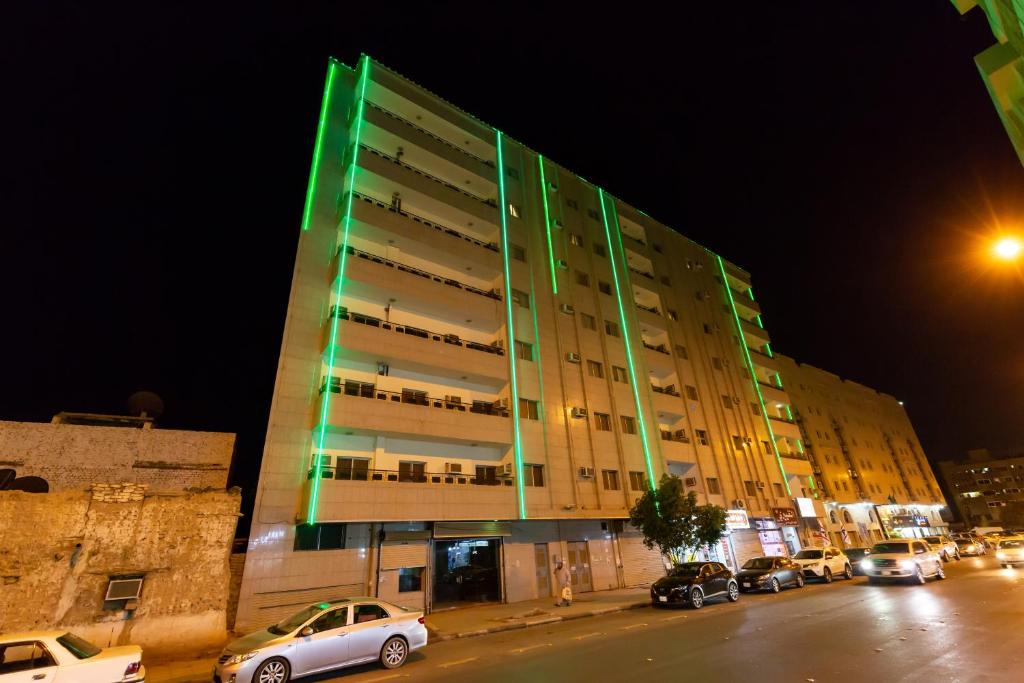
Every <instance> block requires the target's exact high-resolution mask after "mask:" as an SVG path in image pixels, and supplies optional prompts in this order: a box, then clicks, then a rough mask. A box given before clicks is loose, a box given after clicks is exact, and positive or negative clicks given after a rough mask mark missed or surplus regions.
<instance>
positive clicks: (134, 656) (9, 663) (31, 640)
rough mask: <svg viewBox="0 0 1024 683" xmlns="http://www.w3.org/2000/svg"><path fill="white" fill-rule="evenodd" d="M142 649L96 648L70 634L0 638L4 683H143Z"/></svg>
mask: <svg viewBox="0 0 1024 683" xmlns="http://www.w3.org/2000/svg"><path fill="white" fill-rule="evenodd" d="M145 678H146V667H144V666H142V648H141V647H139V646H138V645H124V646H121V647H107V648H100V647H96V646H95V645H93V644H92V643H90V642H88V641H87V640H83V639H82V638H79V637H78V636H76V635H74V634H73V633H68V632H67V631H35V632H31V633H12V634H10V635H5V636H0V683H93V681H103V683H143V681H144V680H145Z"/></svg>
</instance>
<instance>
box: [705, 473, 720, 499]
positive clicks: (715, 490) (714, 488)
mask: <svg viewBox="0 0 1024 683" xmlns="http://www.w3.org/2000/svg"><path fill="white" fill-rule="evenodd" d="M706 481H707V482H708V493H711V494H714V495H716V496H718V495H721V494H722V487H721V486H719V484H718V479H717V478H716V477H708V478H707V480H706Z"/></svg>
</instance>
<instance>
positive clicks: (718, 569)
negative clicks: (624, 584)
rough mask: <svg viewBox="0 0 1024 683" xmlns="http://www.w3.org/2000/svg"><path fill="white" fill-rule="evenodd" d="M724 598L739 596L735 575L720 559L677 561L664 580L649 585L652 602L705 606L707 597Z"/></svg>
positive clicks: (733, 599) (654, 603)
mask: <svg viewBox="0 0 1024 683" xmlns="http://www.w3.org/2000/svg"><path fill="white" fill-rule="evenodd" d="M716 597H726V598H728V599H729V601H730V602H736V601H737V600H739V599H740V587H739V585H738V584H737V583H736V577H734V576H733V574H732V572H731V571H729V570H728V569H726V567H725V565H723V564H722V563H721V562H684V563H683V564H677V565H676V566H675V567H674V568H673V569H672V571H670V572H669V573H668V576H666V577H665V578H663V579H658V580H657V581H655V582H654V583H653V584H652V585H651V604H652V605H654V606H655V607H657V606H659V605H668V604H679V603H682V604H684V605H689V606H690V607H693V608H694V609H700V608H701V607H703V606H704V601H705V600H707V599H709V598H716Z"/></svg>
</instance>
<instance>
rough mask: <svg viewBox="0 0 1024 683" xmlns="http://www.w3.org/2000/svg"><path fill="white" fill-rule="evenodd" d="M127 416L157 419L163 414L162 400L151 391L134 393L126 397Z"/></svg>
mask: <svg viewBox="0 0 1024 683" xmlns="http://www.w3.org/2000/svg"><path fill="white" fill-rule="evenodd" d="M128 414H129V415H138V416H143V417H152V418H154V419H155V418H158V417H160V416H161V415H163V414H164V400H163V399H162V398H160V397H159V396H157V395H156V394H154V393H153V392H152V391H136V392H135V393H134V394H132V395H131V396H129V397H128Z"/></svg>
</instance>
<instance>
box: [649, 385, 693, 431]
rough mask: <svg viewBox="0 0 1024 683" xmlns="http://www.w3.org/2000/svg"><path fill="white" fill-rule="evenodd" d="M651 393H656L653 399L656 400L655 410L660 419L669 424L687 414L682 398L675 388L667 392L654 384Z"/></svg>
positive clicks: (654, 401)
mask: <svg viewBox="0 0 1024 683" xmlns="http://www.w3.org/2000/svg"><path fill="white" fill-rule="evenodd" d="M651 391H653V392H654V395H653V397H652V398H653V399H654V400H653V403H654V409H655V411H657V413H658V417H659V418H664V419H665V421H667V422H674V421H675V420H677V419H679V418H681V417H683V415H685V414H686V411H685V410H684V407H685V404H684V403H683V400H682V397H680V396H679V392H678V391H676V390H675V389H674V388H672V389H671V390H670V391H666V390H665V389H663V388H662V387H656V386H654V385H653V384H652V385H651Z"/></svg>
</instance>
